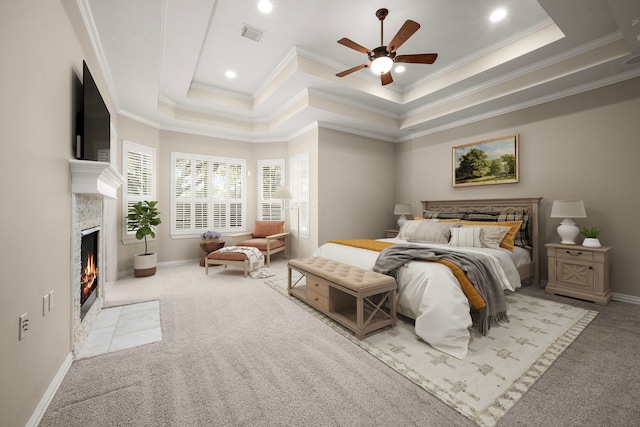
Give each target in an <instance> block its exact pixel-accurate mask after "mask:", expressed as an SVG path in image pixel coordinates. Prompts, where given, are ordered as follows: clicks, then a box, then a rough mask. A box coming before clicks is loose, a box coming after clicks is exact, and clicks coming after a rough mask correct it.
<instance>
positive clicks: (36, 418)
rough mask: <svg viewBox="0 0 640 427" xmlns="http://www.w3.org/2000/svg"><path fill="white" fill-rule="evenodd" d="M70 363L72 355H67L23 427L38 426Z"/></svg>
mask: <svg viewBox="0 0 640 427" xmlns="http://www.w3.org/2000/svg"><path fill="white" fill-rule="evenodd" d="M72 363H73V355H72V354H71V353H69V354H67V357H65V359H64V361H63V362H62V365H61V366H60V369H58V372H57V373H56V376H55V377H53V380H52V381H51V383H50V384H49V387H47V391H46V392H45V393H44V395H43V396H42V399H40V402H39V403H38V406H36V409H35V411H33V414H32V415H31V418H29V421H27V424H26V425H25V427H37V426H38V424H40V421H41V420H42V417H43V416H44V413H45V412H46V411H47V408H48V407H49V404H50V403H51V400H52V399H53V396H55V395H56V392H57V391H58V388H59V387H60V384H62V380H63V379H64V377H65V376H66V375H67V372H68V371H69V368H71V364H72Z"/></svg>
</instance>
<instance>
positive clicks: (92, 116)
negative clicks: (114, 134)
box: [76, 61, 111, 162]
mask: <svg viewBox="0 0 640 427" xmlns="http://www.w3.org/2000/svg"><path fill="white" fill-rule="evenodd" d="M76 125H77V132H76V158H78V159H81V160H94V161H100V162H109V157H110V156H109V154H110V153H109V147H110V143H111V136H110V131H111V118H110V116H109V110H107V106H106V105H105V103H104V100H103V99H102V95H100V91H99V90H98V86H97V85H96V82H95V80H94V79H93V76H91V72H90V71H89V67H87V63H86V62H85V61H82V105H81V106H80V108H79V111H78V118H77V121H76Z"/></svg>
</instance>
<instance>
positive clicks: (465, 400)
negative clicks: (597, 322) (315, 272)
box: [265, 279, 597, 426]
mask: <svg viewBox="0 0 640 427" xmlns="http://www.w3.org/2000/svg"><path fill="white" fill-rule="evenodd" d="M265 283H266V284H267V285H269V286H270V287H272V288H273V289H275V290H277V291H278V292H280V293H281V294H283V295H284V296H285V297H287V298H290V299H291V300H292V301H294V302H296V303H298V304H299V305H300V306H301V307H303V308H304V309H305V310H306V311H308V312H309V313H311V314H313V315H315V316H317V317H318V318H320V319H321V320H323V321H324V322H325V323H326V324H327V325H329V326H330V327H331V328H333V329H334V330H335V331H336V332H338V333H340V334H342V335H344V336H345V337H347V338H348V339H350V340H351V341H352V342H354V343H355V344H357V345H359V346H360V347H362V348H363V349H364V350H366V351H367V352H369V353H370V354H372V355H373V356H375V357H376V358H377V359H379V360H380V361H382V362H383V363H385V364H386V365H388V366H389V367H391V368H392V369H394V370H395V371H397V372H398V373H400V374H401V375H403V376H404V377H405V378H407V379H409V380H410V381H412V382H413V383H415V384H417V385H418V386H420V387H422V388H423V389H425V390H426V391H428V392H429V393H431V394H432V395H434V396H436V397H437V398H439V399H440V400H442V401H443V402H444V403H446V404H447V405H449V406H450V407H451V408H453V409H455V410H456V411H458V412H460V413H461V414H463V415H464V416H466V417H467V418H469V419H471V420H472V421H474V422H476V423H477V424H478V425H481V426H493V425H495V424H496V423H497V422H498V420H500V418H502V416H504V415H505V414H506V413H507V411H508V410H509V409H511V407H513V405H514V404H515V403H516V402H517V401H518V400H519V399H520V398H521V397H522V396H523V395H524V393H526V392H527V390H529V388H530V387H531V386H532V385H533V383H534V382H535V381H536V380H537V379H538V378H539V377H540V376H541V375H542V374H543V373H544V372H545V371H546V370H547V368H548V367H549V366H550V365H551V364H552V363H553V362H554V361H555V360H556V359H557V358H558V356H560V354H561V353H562V352H563V351H564V350H565V349H566V348H567V347H568V346H569V344H571V343H572V342H573V341H574V340H575V339H576V338H577V336H578V335H579V334H580V333H581V332H582V331H583V330H584V328H585V327H587V325H589V323H590V322H591V321H592V320H593V319H594V318H595V316H596V315H597V312H595V311H590V310H585V309H582V308H578V307H574V306H570V305H566V304H560V303H557V302H553V301H547V300H542V299H540V298H535V297H531V296H527V295H523V294H519V293H515V294H512V295H510V296H508V298H507V301H508V304H509V318H510V323H509V324H506V325H504V326H501V327H496V328H492V329H491V331H490V333H489V335H488V336H487V337H482V336H481V335H480V334H478V333H477V332H476V331H475V330H472V337H471V342H470V345H469V354H468V355H467V357H465V358H464V359H463V360H458V359H456V358H454V357H451V356H448V355H446V354H444V353H442V352H440V351H438V350H435V349H433V348H432V347H430V346H429V345H428V344H426V343H425V342H424V341H422V340H420V339H419V338H418V337H416V335H415V333H414V330H413V325H411V324H410V323H408V322H407V321H399V322H398V325H397V326H396V327H395V328H387V329H384V330H382V331H380V332H377V333H374V334H370V335H369V336H367V337H366V338H365V339H364V340H362V341H359V340H357V339H356V338H355V337H354V336H353V334H352V333H351V332H350V331H348V330H346V329H344V328H343V327H342V326H340V325H339V324H337V323H336V322H334V321H332V320H331V319H329V318H327V317H326V316H324V315H322V314H321V313H320V312H318V311H317V310H315V309H313V308H311V307H309V306H307V305H306V304H304V303H302V302H300V301H299V300H298V299H297V298H292V297H289V296H288V295H287V291H286V279H274V280H267V281H266V282H265Z"/></svg>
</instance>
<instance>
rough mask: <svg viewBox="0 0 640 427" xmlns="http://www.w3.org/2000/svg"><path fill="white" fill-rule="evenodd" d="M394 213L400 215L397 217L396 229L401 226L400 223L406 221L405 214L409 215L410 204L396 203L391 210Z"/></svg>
mask: <svg viewBox="0 0 640 427" xmlns="http://www.w3.org/2000/svg"><path fill="white" fill-rule="evenodd" d="M393 214H394V215H400V218H398V230H399V229H401V228H402V225H403V224H404V223H405V222H407V217H406V216H405V215H411V214H412V212H411V205H410V204H408V203H396V208H395V209H394V210H393Z"/></svg>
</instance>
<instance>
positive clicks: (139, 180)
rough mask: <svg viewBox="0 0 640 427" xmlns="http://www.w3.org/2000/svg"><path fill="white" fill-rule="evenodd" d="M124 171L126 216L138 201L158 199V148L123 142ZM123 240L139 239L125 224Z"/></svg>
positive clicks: (124, 206) (123, 205) (123, 204)
mask: <svg viewBox="0 0 640 427" xmlns="http://www.w3.org/2000/svg"><path fill="white" fill-rule="evenodd" d="M122 150H123V154H122V156H123V159H122V171H123V175H124V178H125V183H124V186H123V187H124V188H123V190H122V194H123V195H124V200H123V201H122V208H123V210H124V211H125V212H124V215H125V216H126V215H127V213H128V212H129V208H130V207H131V206H133V205H135V204H136V203H138V202H143V201H145V200H147V201H152V200H156V150H155V148H152V147H148V146H146V145H140V144H136V143H134V142H131V141H126V140H123V142H122ZM123 240H125V241H132V242H133V241H137V240H136V239H135V234H134V232H133V231H129V230H128V228H127V224H126V222H125V223H124V224H123Z"/></svg>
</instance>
